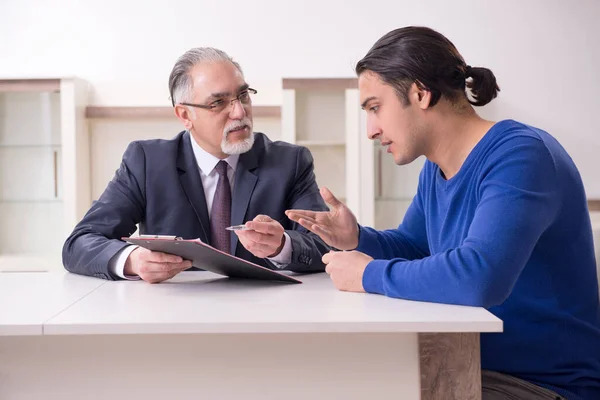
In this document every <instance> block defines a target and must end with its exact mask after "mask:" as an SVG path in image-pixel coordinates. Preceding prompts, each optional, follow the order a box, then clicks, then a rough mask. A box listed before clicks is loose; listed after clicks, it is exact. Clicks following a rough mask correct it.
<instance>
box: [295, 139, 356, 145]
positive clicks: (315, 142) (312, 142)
mask: <svg viewBox="0 0 600 400" xmlns="http://www.w3.org/2000/svg"><path fill="white" fill-rule="evenodd" d="M296 144H297V145H298V146H305V147H317V146H320V147H343V146H345V145H346V142H336V141H325V140H322V141H321V140H298V141H297V142H296Z"/></svg>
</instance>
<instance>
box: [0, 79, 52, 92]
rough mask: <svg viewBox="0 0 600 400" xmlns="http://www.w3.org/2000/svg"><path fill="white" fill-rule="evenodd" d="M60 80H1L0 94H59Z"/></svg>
mask: <svg viewBox="0 0 600 400" xmlns="http://www.w3.org/2000/svg"><path fill="white" fill-rule="evenodd" d="M58 91H60V79H0V92H58Z"/></svg>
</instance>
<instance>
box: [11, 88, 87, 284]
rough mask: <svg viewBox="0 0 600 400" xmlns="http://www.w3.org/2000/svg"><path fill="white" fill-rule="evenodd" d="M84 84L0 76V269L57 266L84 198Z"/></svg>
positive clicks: (76, 220) (85, 90) (85, 199)
mask: <svg viewBox="0 0 600 400" xmlns="http://www.w3.org/2000/svg"><path fill="white" fill-rule="evenodd" d="M86 97H87V88H86V85H85V84H84V83H83V82H81V81H79V80H77V79H0V271H3V272H8V271H39V270H49V269H56V268H60V267H61V266H62V263H61V250H62V245H63V243H64V240H65V239H66V237H67V235H68V234H69V233H70V232H71V230H72V229H73V227H74V226H75V224H76V223H77V222H78V221H79V219H80V218H81V217H82V216H83V214H84V213H85V211H87V209H88V207H89V204H90V196H89V193H90V190H89V141H88V134H87V126H86V123H85V117H84V110H85V102H86Z"/></svg>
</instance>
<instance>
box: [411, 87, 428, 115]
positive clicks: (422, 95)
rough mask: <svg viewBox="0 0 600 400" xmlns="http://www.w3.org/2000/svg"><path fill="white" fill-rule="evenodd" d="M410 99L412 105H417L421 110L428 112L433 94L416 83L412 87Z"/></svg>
mask: <svg viewBox="0 0 600 400" xmlns="http://www.w3.org/2000/svg"><path fill="white" fill-rule="evenodd" d="M409 98H410V101H411V103H414V104H416V105H417V106H418V107H419V108H420V109H421V110H426V109H428V108H429V103H430V102H431V92H430V91H429V90H427V89H425V87H424V86H423V85H422V84H421V83H420V82H414V83H413V84H412V85H411V86H410V90H409Z"/></svg>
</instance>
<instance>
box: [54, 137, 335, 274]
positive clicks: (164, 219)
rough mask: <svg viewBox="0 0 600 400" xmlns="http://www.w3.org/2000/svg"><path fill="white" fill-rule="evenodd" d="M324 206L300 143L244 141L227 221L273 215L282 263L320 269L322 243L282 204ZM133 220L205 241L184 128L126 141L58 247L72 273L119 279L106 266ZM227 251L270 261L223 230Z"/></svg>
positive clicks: (204, 215) (144, 230) (148, 229)
mask: <svg viewBox="0 0 600 400" xmlns="http://www.w3.org/2000/svg"><path fill="white" fill-rule="evenodd" d="M292 208H296V209H309V210H315V211H323V210H327V207H326V205H325V203H324V201H323V199H322V198H321V196H320V194H319V190H318V187H317V184H316V182H315V175H314V173H313V159H312V156H311V154H310V152H309V151H308V149H306V148H304V147H300V146H295V145H291V144H288V143H284V142H272V141H271V140H269V139H268V138H267V136H265V135H264V134H262V133H258V132H257V133H255V142H254V146H253V147H252V149H251V150H250V151H249V152H247V153H245V154H242V155H240V158H239V162H238V167H237V168H236V172H235V185H234V190H233V193H232V209H231V225H238V224H243V223H244V222H246V221H250V220H252V219H253V218H254V217H255V216H257V215H259V214H265V215H269V216H270V217H271V218H273V219H275V220H277V221H279V222H280V223H281V224H282V225H283V227H284V229H285V230H286V232H287V233H288V235H289V236H290V239H291V241H292V262H291V263H290V264H288V265H287V267H286V268H285V269H288V270H292V271H297V272H316V271H323V270H324V265H323V263H322V262H321V257H322V255H323V254H325V253H326V252H328V251H329V247H328V246H327V245H326V244H325V243H324V242H323V241H322V240H321V239H320V238H319V237H318V236H316V235H314V234H313V233H310V232H307V231H306V230H305V229H304V228H302V227H301V226H299V225H297V224H296V223H293V222H292V221H290V220H289V219H287V217H286V216H285V214H284V212H285V210H287V209H292ZM138 223H139V227H140V233H141V234H156V235H174V236H180V237H182V238H184V239H195V238H200V239H201V240H202V241H203V242H205V243H209V244H210V225H209V217H208V210H207V207H206V200H205V196H204V190H203V188H202V181H201V179H200V173H199V171H198V164H197V163H196V159H195V157H194V153H193V150H192V146H191V143H190V137H189V133H188V132H185V131H184V132H181V133H179V134H178V135H177V136H175V137H174V138H173V139H171V140H145V141H136V142H132V143H131V144H130V145H129V147H128V148H127V150H126V151H125V154H124V156H123V161H122V163H121V166H120V167H119V169H118V170H117V172H116V174H115V176H114V178H113V179H112V180H111V181H110V183H109V184H108V186H107V188H106V190H105V191H104V193H102V195H101V196H100V198H99V199H98V200H97V201H95V202H94V203H93V205H92V207H91V209H90V210H89V211H88V212H87V214H86V215H85V216H84V217H83V219H82V220H81V222H80V223H79V224H77V226H76V227H75V229H74V230H73V232H72V233H71V235H70V236H69V238H68V239H67V240H66V242H65V244H64V247H63V253H62V255H63V264H64V266H65V268H66V269H67V270H68V271H70V272H74V273H77V274H82V275H90V276H96V277H99V278H103V279H111V280H114V279H119V278H118V277H117V276H115V275H113V274H112V273H111V272H110V271H109V268H108V265H109V261H110V260H111V258H113V257H114V256H115V254H117V252H119V250H121V249H122V248H123V247H124V246H126V245H127V244H126V243H125V242H123V241H121V240H120V238H121V237H125V236H130V235H131V234H133V233H134V232H135V230H136V224H138ZM231 235H232V236H231V253H232V254H235V255H236V256H238V257H240V258H243V259H246V260H248V261H251V262H254V263H257V264H259V265H263V266H266V267H268V268H271V269H275V267H274V266H273V265H272V264H271V263H270V262H269V261H268V260H265V259H259V258H257V257H255V256H254V255H252V254H251V253H250V252H248V251H247V250H246V249H245V248H244V247H243V246H242V245H241V243H239V241H238V238H237V236H236V235H235V234H234V233H233V232H232V233H231Z"/></svg>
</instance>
